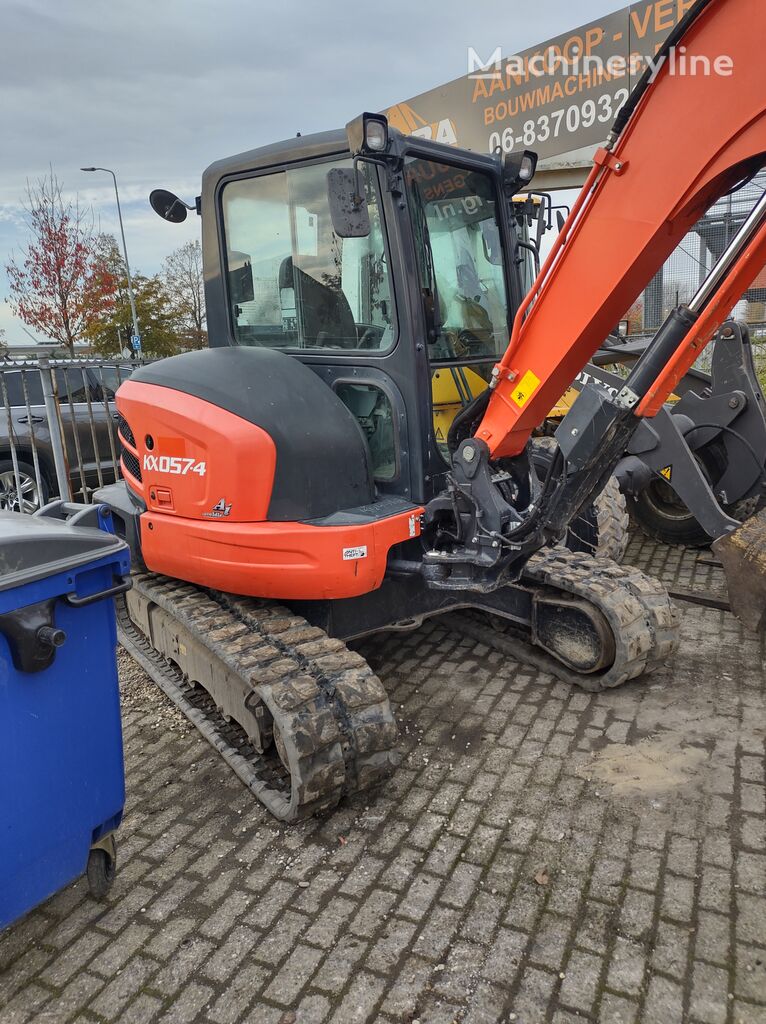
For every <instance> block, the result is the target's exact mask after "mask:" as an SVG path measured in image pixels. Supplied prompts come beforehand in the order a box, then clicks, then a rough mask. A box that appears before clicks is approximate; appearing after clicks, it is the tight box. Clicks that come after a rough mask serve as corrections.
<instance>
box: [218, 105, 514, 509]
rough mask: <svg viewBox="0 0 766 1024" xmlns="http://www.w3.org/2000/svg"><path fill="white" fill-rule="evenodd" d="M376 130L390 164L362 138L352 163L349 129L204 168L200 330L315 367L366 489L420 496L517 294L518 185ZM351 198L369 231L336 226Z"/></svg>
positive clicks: (495, 167) (480, 379) (499, 348)
mask: <svg viewBox="0 0 766 1024" xmlns="http://www.w3.org/2000/svg"><path fill="white" fill-rule="evenodd" d="M368 123H370V124H374V125H381V124H382V122H381V121H380V120H378V119H373V118H369V119H368ZM357 130H358V129H357ZM383 130H385V132H386V137H387V142H386V149H385V153H384V154H381V152H377V153H376V152H375V151H373V150H368V149H366V147H365V142H364V135H363V133H364V128H361V133H362V134H361V138H362V141H361V142H360V143H359V145H358V152H353V153H352V152H351V151H350V146H351V145H352V144H353V143H352V142H351V141H350V137H353V135H354V131H355V128H354V126H350V128H349V130H348V131H347V132H337V133H328V134H325V135H321V136H315V137H312V138H300V139H295V140H291V141H289V142H286V143H284V144H283V145H281V146H269V147H267V148H266V149H264V150H261V151H255V152H253V153H247V154H243V155H241V156H238V157H234V158H232V159H230V160H226V161H220V162H218V163H217V164H215V165H213V167H212V168H210V169H209V170H208V171H207V172H206V173H205V176H204V179H203V189H202V197H201V211H202V222H203V246H204V254H205V266H206V277H207V290H208V303H207V305H208V330H209V337H210V344H211V346H212V347H223V346H225V347H229V346H232V347H239V348H247V349H251V348H252V349H270V350H272V351H275V352H280V353H285V354H288V355H290V356H291V357H292V358H294V359H297V360H299V361H300V362H301V363H303V364H304V365H305V366H307V367H309V368H310V369H311V371H312V372H313V373H314V374H316V375H317V376H318V377H319V379H320V380H322V381H323V382H324V383H325V384H326V385H327V386H328V387H329V388H330V389H331V390H332V391H333V392H334V394H335V395H337V396H338V398H340V400H341V401H342V402H343V403H344V405H345V406H346V407H347V408H348V409H349V410H350V411H351V413H352V414H353V415H354V417H355V419H356V420H357V422H358V423H359V426H360V428H361V431H362V433H363V435H364V438H365V439H366V441H367V445H368V448H369V454H370V459H371V463H372V470H373V476H374V484H375V489H376V491H377V492H378V493H382V494H389V495H396V496H398V497H399V498H401V499H403V500H407V501H411V502H425V501H427V500H429V499H430V498H431V497H432V496H433V495H434V494H435V493H437V491H438V490H439V489H440V488H441V487H442V486H443V479H444V474H445V472H446V470H447V468H448V459H447V458H445V456H446V455H447V450H446V435H447V432H448V430H449V426H450V424H451V422H452V420H453V419H454V416H455V413H456V411H457V410H458V409H460V408H462V407H463V406H464V405H465V404H467V403H468V402H470V401H472V400H473V399H474V398H476V397H477V396H478V395H479V394H480V393H481V391H482V390H484V389H485V388H486V387H487V386H488V381H489V378H490V374H491V369H492V366H493V365H494V364H495V363H496V362H497V360H498V359H499V358H500V356H501V354H502V352H503V351H504V349H505V346H506V343H507V339H508V335H509V331H510V326H511V324H512V321H513V316H514V313H515V310H516V309H517V308H518V305H519V302H520V300H521V296H522V294H523V292H522V289H523V288H524V283H523V282H522V280H521V273H520V271H519V267H518V264H516V263H515V261H514V256H515V253H516V246H517V233H516V226H515V225H516V220H515V217H514V213H513V206H512V196H513V188H512V186H513V185H514V184H518V183H513V182H510V183H509V182H508V181H507V180H504V177H503V168H502V165H501V162H500V160H499V159H497V158H495V157H492V156H484V155H481V154H473V153H467V152H464V151H457V150H454V149H452V148H451V147H447V146H443V145H440V144H437V143H431V142H429V141H427V140H423V139H417V138H408V137H405V136H403V135H401V134H400V133H399V132H397V131H395V130H393V129H389V128H388V126H385V127H384V129H383ZM344 188H345V194H344V193H343V189H344ZM355 201H356V205H357V208H358V209H359V210H362V208H363V213H364V225H363V226H364V229H365V230H364V233H361V232H360V231H358V230H357V229H356V227H355V226H354V225H353V224H351V225H349V221H348V218H346V219H345V220H344V216H345V213H344V210H347V209H348V208H350V207H353V205H354V202H355ZM344 204H345V207H344ZM339 211H340V212H339ZM244 275H246V277H247V279H244Z"/></svg>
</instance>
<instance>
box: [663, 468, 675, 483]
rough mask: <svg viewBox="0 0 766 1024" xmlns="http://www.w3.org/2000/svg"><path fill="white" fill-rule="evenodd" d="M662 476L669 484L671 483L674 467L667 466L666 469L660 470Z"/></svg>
mask: <svg viewBox="0 0 766 1024" xmlns="http://www.w3.org/2000/svg"><path fill="white" fill-rule="evenodd" d="M660 476H661V477H664V478H665V480H667V482H668V483H670V480H671V478H672V476H673V467H672V466H665V468H664V469H661V470H660Z"/></svg>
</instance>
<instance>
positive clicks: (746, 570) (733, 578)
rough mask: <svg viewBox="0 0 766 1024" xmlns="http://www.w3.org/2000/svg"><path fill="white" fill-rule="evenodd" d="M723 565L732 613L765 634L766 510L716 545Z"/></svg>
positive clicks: (719, 539)
mask: <svg viewBox="0 0 766 1024" xmlns="http://www.w3.org/2000/svg"><path fill="white" fill-rule="evenodd" d="M713 551H714V552H715V553H716V556H717V557H718V558H719V559H720V560H721V562H722V564H723V569H724V572H725V573H726V583H727V586H728V588H729V603H730V604H731V610H732V611H733V612H734V614H735V615H736V616H737V618H738V619H740V620H741V621H742V623H743V624H744V625H745V626H746V627H747V628H748V629H751V630H753V631H754V632H757V633H760V632H766V509H764V510H763V511H762V512H758V513H757V514H756V515H754V516H752V517H751V518H750V519H748V520H747V522H744V523H743V524H742V525H741V526H740V527H738V528H737V529H736V530H734V532H733V533H729V534H727V535H726V536H725V537H719V538H718V540H716V541H714V542H713Z"/></svg>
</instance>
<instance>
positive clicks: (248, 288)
mask: <svg viewBox="0 0 766 1024" xmlns="http://www.w3.org/2000/svg"><path fill="white" fill-rule="evenodd" d="M254 298H255V289H254V288H253V268H252V265H251V263H250V257H249V256H246V255H245V254H244V253H241V252H232V253H229V299H230V301H231V303H232V304H233V305H236V306H239V305H241V304H242V303H243V302H252V301H253V299H254Z"/></svg>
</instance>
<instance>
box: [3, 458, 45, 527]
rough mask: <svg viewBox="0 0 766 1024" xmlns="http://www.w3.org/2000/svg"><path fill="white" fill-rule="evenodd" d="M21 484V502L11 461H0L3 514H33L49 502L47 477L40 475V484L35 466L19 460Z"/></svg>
mask: <svg viewBox="0 0 766 1024" xmlns="http://www.w3.org/2000/svg"><path fill="white" fill-rule="evenodd" d="M17 465H18V470H19V483H20V484H21V501H19V493H18V491H17V489H16V473H15V471H14V468H13V462H12V461H11V459H2V460H0V510H2V511H3V512H26V513H27V514H31V513H32V512H36V511H37V510H38V509H39V508H42V507H43V505H45V504H46V502H47V501H48V493H49V492H48V486H47V483H46V480H45V477H44V476H43V475H42V473H41V474H40V477H41V480H40V483H39V484H38V482H37V479H36V477H35V469H34V466H30V465H29V463H28V462H22V461H21V460H19V462H18V463H17Z"/></svg>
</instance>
